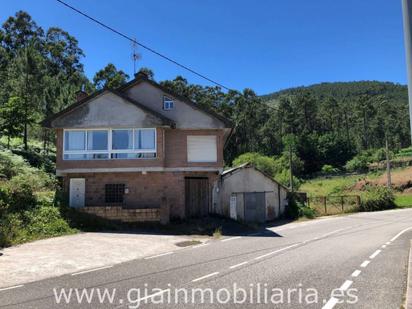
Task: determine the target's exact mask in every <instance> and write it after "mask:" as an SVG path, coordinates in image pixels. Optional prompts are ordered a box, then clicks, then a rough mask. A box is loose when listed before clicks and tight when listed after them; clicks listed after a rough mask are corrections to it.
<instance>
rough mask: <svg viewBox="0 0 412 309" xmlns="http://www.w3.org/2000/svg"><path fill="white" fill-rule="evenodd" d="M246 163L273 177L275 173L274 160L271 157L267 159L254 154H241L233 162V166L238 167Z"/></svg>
mask: <svg viewBox="0 0 412 309" xmlns="http://www.w3.org/2000/svg"><path fill="white" fill-rule="evenodd" d="M248 162H250V163H252V164H253V165H254V166H255V167H256V168H257V169H259V170H261V171H262V172H264V173H266V174H268V175H271V176H273V175H274V174H275V173H276V164H275V160H274V159H273V158H271V157H267V156H264V155H261V154H259V153H256V152H247V153H244V154H241V155H240V156H239V157H237V158H236V159H235V160H234V161H233V166H238V165H241V164H243V163H248Z"/></svg>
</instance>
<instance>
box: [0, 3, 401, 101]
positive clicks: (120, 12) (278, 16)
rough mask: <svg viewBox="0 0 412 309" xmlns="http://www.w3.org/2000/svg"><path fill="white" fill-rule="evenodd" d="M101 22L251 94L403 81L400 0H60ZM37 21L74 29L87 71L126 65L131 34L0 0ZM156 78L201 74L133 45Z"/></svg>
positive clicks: (46, 7)
mask: <svg viewBox="0 0 412 309" xmlns="http://www.w3.org/2000/svg"><path fill="white" fill-rule="evenodd" d="M66 2H67V3H69V4H71V5H73V6H75V7H77V8H79V9H81V10H84V11H85V12H87V13H89V14H90V15H92V16H94V17H96V18H98V19H101V20H102V21H104V22H106V23H107V24H109V25H111V26H113V27H114V28H116V29H119V30H120V31H122V32H125V33H127V34H128V35H130V36H132V37H136V38H137V40H139V41H141V42H142V43H143V44H146V45H148V46H150V47H152V48H154V49H156V50H158V51H160V52H162V53H164V54H166V55H168V56H170V57H171V58H174V59H176V60H177V61H179V62H182V63H183V64H185V65H187V66H190V67H192V68H194V69H195V70H197V71H199V72H201V73H203V74H204V75H207V76H209V77H210V78H212V79H214V80H216V81H219V82H220V83H222V84H224V85H226V86H228V87H229V88H232V89H238V90H242V89H244V88H246V87H248V88H252V89H254V90H255V91H256V92H257V93H258V94H266V93H269V92H272V91H275V90H279V89H283V88H288V87H294V86H301V85H310V84H314V83H319V82H327V81H353V80H381V81H392V82H397V83H402V84H405V83H406V68H405V55H404V46H403V32H402V31H403V30H402V10H401V1H400V0H344V1H331V0H310V1H309V0H276V1H273V0H265V1H263V0H260V1H244V0H202V1H193V0H174V1H171V0H139V1H133V0H122V1H120V0H117V1H108V0H88V1H84V0H83V1H81V0H66ZM17 10H25V11H27V12H29V13H30V14H31V15H32V17H33V18H34V20H35V21H36V22H37V23H38V24H39V25H40V26H42V27H43V28H45V29H46V28H48V27H50V26H58V27H61V28H63V29H64V30H66V31H68V32H69V33H71V34H72V35H74V36H75V37H76V38H77V39H78V40H79V45H80V47H81V48H82V49H83V51H84V52H85V54H86V57H85V58H84V59H83V63H84V64H85V71H86V74H87V76H89V77H92V76H93V75H94V73H95V72H96V71H97V70H99V69H101V68H103V67H104V66H105V65H106V64H107V63H109V62H112V63H114V64H115V65H116V66H117V67H118V68H120V69H122V70H124V71H125V72H127V73H128V74H129V75H130V76H132V75H133V63H132V60H131V51H132V50H131V44H130V43H129V42H128V41H126V40H124V39H123V38H120V37H118V36H117V35H115V34H113V33H111V32H108V31H107V30H105V29H103V28H101V27H100V26H98V25H96V24H93V23H92V22H90V21H88V20H87V19H85V18H84V17H82V16H80V15H77V14H75V13H74V12H72V11H71V10H69V9H67V8H65V7H64V6H62V5H61V4H59V3H58V2H56V1H55V0H41V1H32V0H14V1H3V2H2V3H1V11H0V19H1V22H4V21H5V20H6V18H7V17H8V16H10V15H14V13H15V12H16V11H17ZM138 51H139V53H140V54H141V56H142V58H141V59H140V61H139V62H138V65H139V66H146V67H150V68H152V69H153V70H154V72H155V79H156V80H164V79H172V78H174V77H175V76H176V75H183V76H185V77H186V78H187V79H188V80H189V81H190V82H193V83H200V84H210V83H208V82H206V81H204V80H201V79H199V78H197V77H195V76H193V75H191V74H190V73H188V72H185V71H184V70H182V69H180V68H178V67H176V66H175V65H173V64H170V63H168V62H166V61H164V60H162V59H161V58H159V57H157V56H154V55H152V54H150V53H149V52H147V51H145V50H143V49H139V50H138Z"/></svg>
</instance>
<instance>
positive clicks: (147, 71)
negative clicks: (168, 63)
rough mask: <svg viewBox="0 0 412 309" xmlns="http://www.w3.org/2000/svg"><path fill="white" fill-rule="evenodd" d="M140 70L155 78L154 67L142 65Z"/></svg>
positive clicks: (150, 77) (152, 78)
mask: <svg viewBox="0 0 412 309" xmlns="http://www.w3.org/2000/svg"><path fill="white" fill-rule="evenodd" d="M139 72H142V73H144V74H146V75H147V77H148V78H149V79H151V80H154V72H153V70H152V69H149V68H146V67H142V68H140V70H139Z"/></svg>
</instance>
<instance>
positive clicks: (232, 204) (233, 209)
mask: <svg viewBox="0 0 412 309" xmlns="http://www.w3.org/2000/svg"><path fill="white" fill-rule="evenodd" d="M230 218H231V219H233V220H237V211H236V195H234V194H232V195H231V196H230Z"/></svg>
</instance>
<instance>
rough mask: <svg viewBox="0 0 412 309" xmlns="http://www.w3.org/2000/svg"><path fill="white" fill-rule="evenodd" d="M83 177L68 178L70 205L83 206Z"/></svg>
mask: <svg viewBox="0 0 412 309" xmlns="http://www.w3.org/2000/svg"><path fill="white" fill-rule="evenodd" d="M84 194H85V179H84V178H71V179H70V207H74V208H79V207H84Z"/></svg>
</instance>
